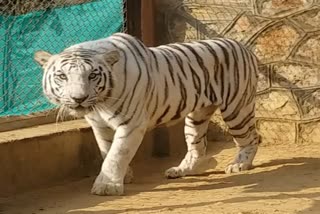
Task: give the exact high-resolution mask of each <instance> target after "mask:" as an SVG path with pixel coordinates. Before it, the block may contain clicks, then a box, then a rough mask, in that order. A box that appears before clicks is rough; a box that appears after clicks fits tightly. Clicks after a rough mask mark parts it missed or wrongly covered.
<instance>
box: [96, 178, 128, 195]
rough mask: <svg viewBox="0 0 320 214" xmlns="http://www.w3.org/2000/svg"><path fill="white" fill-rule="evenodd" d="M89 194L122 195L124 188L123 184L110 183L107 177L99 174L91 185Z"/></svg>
mask: <svg viewBox="0 0 320 214" xmlns="http://www.w3.org/2000/svg"><path fill="white" fill-rule="evenodd" d="M91 193H92V194H94V195H123V193H124V186H123V183H117V182H112V181H111V180H110V179H108V177H106V176H105V175H103V174H100V175H99V176H98V177H97V178H96V180H95V182H94V184H93V187H92V189H91Z"/></svg>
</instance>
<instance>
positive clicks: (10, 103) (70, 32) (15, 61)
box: [0, 0, 123, 116]
mask: <svg viewBox="0 0 320 214" xmlns="http://www.w3.org/2000/svg"><path fill="white" fill-rule="evenodd" d="M122 26H123V2H122V0H100V1H94V2H91V3H85V4H81V5H73V6H68V7H63V8H55V9H50V10H46V11H37V12H31V13H28V14H25V15H19V16H0V50H1V51H0V116H9V115H28V114H31V113H34V112H39V111H45V110H48V109H51V108H53V107H54V106H53V105H52V104H50V103H48V101H47V100H46V98H45V97H44V96H43V94H42V85H41V81H42V69H41V68H40V66H39V65H38V64H36V62H35V61H34V60H33V54H34V52H35V51H37V50H46V51H49V52H51V53H58V52H60V51H62V50H63V49H64V48H66V47H68V46H70V45H73V44H76V43H79V42H83V41H87V40H94V39H99V38H103V37H107V36H109V35H111V34H113V33H115V32H119V31H121V30H122Z"/></svg>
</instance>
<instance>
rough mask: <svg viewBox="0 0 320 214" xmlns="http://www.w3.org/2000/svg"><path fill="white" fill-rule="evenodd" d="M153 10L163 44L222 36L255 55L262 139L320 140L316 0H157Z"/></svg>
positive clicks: (319, 33)
mask: <svg viewBox="0 0 320 214" xmlns="http://www.w3.org/2000/svg"><path fill="white" fill-rule="evenodd" d="M157 8H158V16H157V26H159V27H158V30H159V33H158V34H157V35H161V37H160V36H159V37H158V38H157V41H158V42H159V43H161V44H163V43H168V42H182V41H191V40H197V39H205V38H213V37H215V36H223V37H228V38H233V39H237V40H238V41H240V42H242V43H243V44H246V45H247V46H248V47H249V48H250V49H251V50H253V52H254V53H255V54H256V55H257V56H258V57H259V59H260V60H261V62H262V66H261V69H260V81H259V87H258V90H259V92H258V93H259V95H258V98H257V107H256V109H257V118H258V122H257V126H258V128H259V131H260V133H261V135H262V137H263V142H264V143H269V142H270V143H277V142H279V143H306V142H308V143H310V142H312V143H320V137H319V136H320V1H319V0H290V1H288V0H192V1H191V0H175V1H172V0H171V1H170V0H159V1H158V6H157ZM160 32H161V33H160ZM163 32H166V33H165V34H164V33H163ZM216 118H219V117H214V118H213V121H214V122H216V123H219V119H216ZM220 124H221V123H220ZM223 128H225V127H223Z"/></svg>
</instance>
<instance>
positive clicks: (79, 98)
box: [71, 95, 89, 104]
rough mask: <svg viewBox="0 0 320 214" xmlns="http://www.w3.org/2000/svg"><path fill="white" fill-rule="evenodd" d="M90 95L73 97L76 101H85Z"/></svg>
mask: <svg viewBox="0 0 320 214" xmlns="http://www.w3.org/2000/svg"><path fill="white" fill-rule="evenodd" d="M88 96H89V95H87V96H83V97H71V99H73V100H74V101H75V102H76V103H79V104H81V103H83V101H85V100H86V99H87V98H88Z"/></svg>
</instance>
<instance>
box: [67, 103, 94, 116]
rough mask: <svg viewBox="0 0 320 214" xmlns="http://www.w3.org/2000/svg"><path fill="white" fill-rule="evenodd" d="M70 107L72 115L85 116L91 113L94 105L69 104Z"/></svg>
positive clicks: (69, 110)
mask: <svg viewBox="0 0 320 214" xmlns="http://www.w3.org/2000/svg"><path fill="white" fill-rule="evenodd" d="M67 108H68V112H69V114H70V115H71V116H75V117H83V116H85V115H86V114H89V113H90V112H92V111H93V107H92V106H89V107H83V106H81V105H79V106H67Z"/></svg>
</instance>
